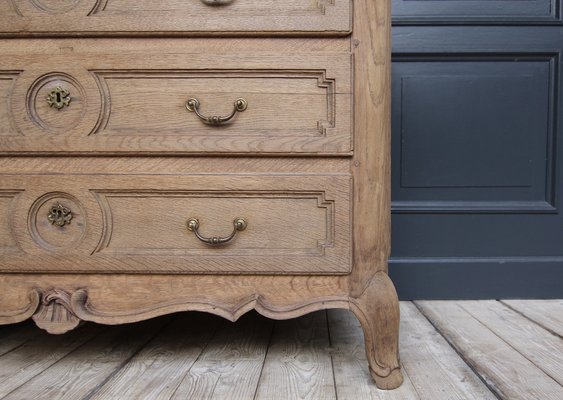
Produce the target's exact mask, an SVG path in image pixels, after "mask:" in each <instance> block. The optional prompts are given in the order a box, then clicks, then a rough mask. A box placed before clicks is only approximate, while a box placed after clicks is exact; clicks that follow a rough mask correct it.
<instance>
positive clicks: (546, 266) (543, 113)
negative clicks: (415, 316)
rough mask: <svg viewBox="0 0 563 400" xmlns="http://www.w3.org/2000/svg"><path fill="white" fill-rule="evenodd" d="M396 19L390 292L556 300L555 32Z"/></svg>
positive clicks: (559, 233)
mask: <svg viewBox="0 0 563 400" xmlns="http://www.w3.org/2000/svg"><path fill="white" fill-rule="evenodd" d="M412 3H422V2H418V1H414V2H412ZM424 3H432V2H424ZM434 3H437V2H434ZM448 3H465V2H448ZM510 4H512V3H511V2H507V3H506V7H507V9H508V8H510V7H511V6H510ZM413 10H414V11H413ZM436 10H437V9H436ZM411 11H413V12H415V11H416V10H415V9H414V8H412V9H411ZM505 11H506V12H509V11H510V10H505ZM401 12H402V11H401V9H400V8H395V13H396V14H395V15H396V17H397V20H398V21H399V22H400V23H401V24H402V25H401V26H398V24H397V25H396V26H395V27H394V28H393V53H394V54H393V57H394V62H393V149H392V151H393V154H392V156H393V161H392V162H393V170H392V175H393V177H392V188H393V190H392V196H393V238H392V240H393V241H392V257H391V262H390V273H391V276H392V278H393V279H394V280H395V282H396V285H397V288H398V292H399V295H400V296H401V297H402V298H403V299H416V298H418V299H420V298H434V299H440V298H444V299H445V298H511V297H512V298H550V297H561V296H563V217H562V216H561V212H560V210H561V209H562V207H563V204H562V203H561V196H560V192H561V191H560V188H561V187H562V185H563V174H562V172H563V171H562V170H561V163H560V162H558V160H559V159H560V157H561V152H562V143H563V138H562V137H561V129H562V128H561V118H562V115H563V107H561V100H560V96H561V92H562V82H561V74H562V67H561V52H562V51H563V28H562V26H561V24H553V25H550V26H524V25H523V24H524V22H522V26H515V24H516V23H517V22H518V21H517V20H516V19H514V18H513V19H512V20H511V21H510V25H506V26H471V24H472V23H473V22H474V21H475V19H474V16H472V15H471V14H470V13H468V14H466V15H467V20H466V21H465V22H464V21H463V15H464V14H463V13H464V11H463V10H462V11H460V12H461V14H460V16H458V17H459V20H458V21H457V22H456V25H455V26H454V25H453V23H452V24H449V25H444V24H443V22H444V21H445V19H446V18H447V17H448V16H447V13H446V14H440V15H439V17H440V18H443V19H442V25H438V22H436V21H437V19H436V21H434V22H433V23H430V22H429V21H428V19H426V18H427V16H425V14H424V13H419V14H416V15H418V16H419V18H418V19H417V20H416V21H417V22H418V23H417V24H416V25H415V24H414V22H412V21H411V22H409V24H411V25H408V24H407V23H406V22H405V21H404V20H403V19H401V18H402V17H401ZM530 15H531V14H529V15H528V16H530ZM435 16H436V15H435ZM423 22H424V24H425V25H423V24H422V23H423ZM494 23H495V24H501V23H502V18H500V17H498V18H496V19H495V20H494Z"/></svg>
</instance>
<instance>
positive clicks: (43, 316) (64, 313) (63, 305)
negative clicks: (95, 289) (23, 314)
mask: <svg viewBox="0 0 563 400" xmlns="http://www.w3.org/2000/svg"><path fill="white" fill-rule="evenodd" d="M78 292H81V293H82V292H84V291H83V290H79V291H78ZM75 294H76V292H75V293H72V294H71V293H69V292H67V291H65V290H62V289H50V290H48V291H46V292H44V293H42V295H41V302H40V304H39V308H38V309H37V311H36V312H35V314H34V315H33V317H32V318H33V320H34V321H35V324H36V325H37V326H38V327H39V328H41V329H44V330H46V331H47V332H49V333H51V334H55V335H58V334H63V333H66V332H68V331H70V330H72V329H74V328H76V327H77V326H78V325H80V323H81V322H82V320H81V319H80V318H79V317H78V316H77V315H76V312H75V311H74V307H73V304H72V303H73V301H72V299H73V297H74V295H75ZM84 300H85V298H84Z"/></svg>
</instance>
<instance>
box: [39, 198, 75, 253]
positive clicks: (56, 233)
mask: <svg viewBox="0 0 563 400" xmlns="http://www.w3.org/2000/svg"><path fill="white" fill-rule="evenodd" d="M28 226H29V232H30V233H31V237H32V238H33V240H34V241H35V243H37V244H38V245H39V246H41V247H43V248H44V249H47V250H57V249H65V248H69V247H74V246H76V245H78V243H79V242H80V241H82V239H83V237H84V233H85V231H86V218H85V211H84V208H83V207H82V204H80V202H79V201H78V200H77V199H76V198H75V197H74V196H72V195H70V194H68V193H61V192H53V193H47V194H45V195H44V196H41V197H40V198H39V199H37V200H36V201H35V202H34V203H33V205H32V206H31V209H30V210H29V216H28Z"/></svg>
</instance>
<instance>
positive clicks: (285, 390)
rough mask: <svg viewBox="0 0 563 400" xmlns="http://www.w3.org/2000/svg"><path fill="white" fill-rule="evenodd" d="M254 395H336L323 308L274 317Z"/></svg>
mask: <svg viewBox="0 0 563 400" xmlns="http://www.w3.org/2000/svg"><path fill="white" fill-rule="evenodd" d="M255 398H256V399H264V400H266V399H267V400H270V399H271V400H277V399H280V400H282V399H304V400H305V399H323V400H331V399H336V391H335V388H334V377H333V373H332V361H331V358H330V351H329V337H328V325H327V317H326V312H325V311H317V312H314V313H311V314H309V315H305V316H303V317H301V318H297V319H290V320H286V321H276V323H275V328H274V334H273V336H272V342H271V344H270V347H269V349H268V356H267V357H266V360H265V362H264V368H263V370H262V375H261V377H260V382H259V384H258V391H257V393H256V397H255Z"/></svg>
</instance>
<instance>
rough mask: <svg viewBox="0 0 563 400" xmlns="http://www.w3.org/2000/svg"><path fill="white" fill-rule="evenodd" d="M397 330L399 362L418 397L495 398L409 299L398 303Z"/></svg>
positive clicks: (446, 399) (450, 399)
mask: <svg viewBox="0 0 563 400" xmlns="http://www.w3.org/2000/svg"><path fill="white" fill-rule="evenodd" d="M400 334H401V342H400V345H401V347H400V354H401V355H402V357H401V360H402V365H403V368H404V369H405V371H406V372H407V373H408V375H409V378H410V380H411V382H412V383H413V385H414V387H415V389H416V391H417V392H418V394H419V395H420V397H421V398H423V399H432V400H453V399H474V400H493V399H495V398H496V397H495V395H494V394H493V393H492V392H491V391H490V390H489V389H488V388H487V386H486V385H485V384H484V383H483V382H482V381H481V380H480V379H479V377H478V376H477V375H476V374H475V373H474V372H473V371H472V369H471V368H470V367H469V366H468V365H467V364H466V363H465V362H464V361H463V359H462V358H461V357H460V356H459V355H458V354H457V353H456V352H455V350H454V349H452V347H451V346H450V345H449V344H448V343H447V342H446V340H445V339H444V338H443V337H442V336H441V335H440V333H438V332H437V331H436V330H435V329H434V327H433V326H432V325H431V324H430V323H429V322H428V320H427V319H426V318H425V317H424V316H423V315H422V314H421V313H420V311H419V310H418V309H417V308H416V307H415V306H414V305H413V304H412V303H403V304H401V333H400Z"/></svg>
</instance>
